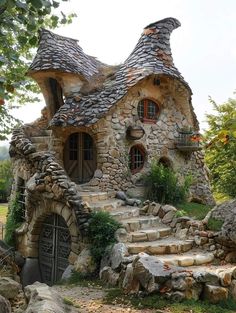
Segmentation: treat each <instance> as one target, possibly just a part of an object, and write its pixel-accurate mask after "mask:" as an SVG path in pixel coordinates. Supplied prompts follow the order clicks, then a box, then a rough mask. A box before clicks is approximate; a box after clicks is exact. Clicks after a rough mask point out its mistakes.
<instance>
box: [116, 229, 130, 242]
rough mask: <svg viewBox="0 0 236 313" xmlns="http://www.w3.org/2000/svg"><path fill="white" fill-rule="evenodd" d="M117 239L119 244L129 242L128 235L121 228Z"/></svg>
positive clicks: (118, 230)
mask: <svg viewBox="0 0 236 313" xmlns="http://www.w3.org/2000/svg"><path fill="white" fill-rule="evenodd" d="M115 239H116V240H117V241H118V242H127V240H128V233H127V231H126V230H125V229H124V228H119V229H117V231H116V232H115Z"/></svg>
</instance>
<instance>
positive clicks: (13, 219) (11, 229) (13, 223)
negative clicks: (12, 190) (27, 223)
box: [4, 194, 24, 246]
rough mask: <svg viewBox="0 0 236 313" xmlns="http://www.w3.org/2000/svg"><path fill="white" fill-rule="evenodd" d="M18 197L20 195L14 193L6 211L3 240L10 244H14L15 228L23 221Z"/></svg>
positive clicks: (21, 207)
mask: <svg viewBox="0 0 236 313" xmlns="http://www.w3.org/2000/svg"><path fill="white" fill-rule="evenodd" d="M19 197H20V196H19V194H16V197H15V199H14V200H12V201H11V203H10V205H9V208H8V213H7V221H6V227H5V237H4V241H5V242H6V243H7V244H8V245H10V246H14V245H15V236H14V233H15V230H16V229H17V228H18V227H19V226H20V225H21V224H22V222H23V221H24V218H23V216H24V212H23V206H22V205H21V203H20V202H19Z"/></svg>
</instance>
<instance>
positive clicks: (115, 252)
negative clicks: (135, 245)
mask: <svg viewBox="0 0 236 313" xmlns="http://www.w3.org/2000/svg"><path fill="white" fill-rule="evenodd" d="M128 255H129V253H128V249H127V247H126V245H125V244H124V243H121V242H119V243H116V244H115V245H114V246H113V247H112V250H111V254H110V260H111V268H112V269H113V270H115V269H118V268H119V267H120V265H121V263H122V262H123V261H124V259H125V257H126V256H128Z"/></svg>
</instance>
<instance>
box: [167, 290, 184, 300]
mask: <svg viewBox="0 0 236 313" xmlns="http://www.w3.org/2000/svg"><path fill="white" fill-rule="evenodd" d="M169 298H170V299H171V301H173V302H181V301H183V300H184V298H185V294H184V293H183V292H180V291H175V292H172V293H171V294H170V296H169Z"/></svg>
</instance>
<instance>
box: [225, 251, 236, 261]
mask: <svg viewBox="0 0 236 313" xmlns="http://www.w3.org/2000/svg"><path fill="white" fill-rule="evenodd" d="M225 262H226V263H236V251H231V252H229V253H227V255H226V257H225Z"/></svg>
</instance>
